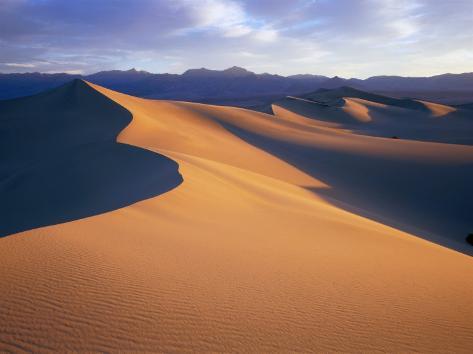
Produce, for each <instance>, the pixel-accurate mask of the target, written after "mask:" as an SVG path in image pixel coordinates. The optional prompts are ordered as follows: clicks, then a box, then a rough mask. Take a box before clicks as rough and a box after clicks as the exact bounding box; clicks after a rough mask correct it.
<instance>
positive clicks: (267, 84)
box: [0, 66, 473, 108]
mask: <svg viewBox="0 0 473 354" xmlns="http://www.w3.org/2000/svg"><path fill="white" fill-rule="evenodd" d="M74 78H81V79H84V80H87V81H90V82H92V83H95V84H98V85H101V86H105V87H108V88H110V89H113V90H117V91H120V92H125V93H128V94H132V95H136V96H140V97H146V98H160V99H174V100H189V101H196V102H206V103H217V104H221V103H223V102H225V104H233V105H241V106H245V107H250V108H253V107H257V106H258V105H263V104H267V103H268V102H269V101H268V99H270V100H275V99H278V98H282V97H284V96H287V95H301V94H305V93H308V92H313V91H315V90H317V89H320V88H326V89H334V88H339V87H343V86H351V87H354V88H358V89H361V90H366V91H380V92H383V93H386V92H392V93H393V94H395V93H396V92H397V93H398V96H401V97H423V98H424V99H426V98H427V99H428V98H429V93H431V95H433V93H434V92H440V91H441V92H443V97H447V98H446V99H444V102H445V103H449V102H448V100H449V98H450V97H459V92H461V93H462V94H461V97H462V100H461V101H458V100H457V101H456V102H455V103H456V104H463V103H469V102H471V101H473V73H464V74H444V75H437V76H432V77H400V76H374V77H370V78H368V79H365V80H361V79H356V78H352V79H344V78H341V77H338V76H335V77H333V78H328V77H326V76H321V75H310V74H305V75H292V76H280V75H272V74H268V73H264V74H255V73H253V72H251V71H248V70H246V69H244V68H240V67H236V66H234V67H231V68H228V69H225V70H209V69H205V68H201V69H190V70H187V71H186V72H184V73H183V74H182V75H177V74H153V73H149V72H146V71H139V70H135V69H131V70H127V71H121V70H111V71H101V72H98V73H95V74H91V75H86V76H81V75H69V74H41V73H26V74H0V99H8V98H15V97H21V96H28V95H32V94H36V93H39V92H41V91H43V90H45V89H48V88H54V87H57V86H60V85H62V84H64V83H66V82H68V81H70V80H71V79H74ZM401 92H402V93H404V92H409V93H410V94H408V95H404V94H401ZM426 92H427V93H426ZM425 96H427V97H425Z"/></svg>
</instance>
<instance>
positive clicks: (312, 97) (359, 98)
mask: <svg viewBox="0 0 473 354" xmlns="http://www.w3.org/2000/svg"><path fill="white" fill-rule="evenodd" d="M273 111H274V113H275V114H276V115H277V116H280V117H281V116H284V117H286V118H287V117H288V116H290V115H291V114H295V115H301V116H303V117H306V118H311V119H312V121H313V122H312V124H314V125H317V126H328V127H336V128H339V129H345V130H348V131H351V132H355V133H357V134H363V135H370V136H378V137H387V138H391V137H399V138H401V139H411V140H421V141H432V142H442V143H452V144H463V145H473V115H472V114H471V112H470V111H468V110H467V109H463V108H455V107H450V106H446V105H441V104H438V103H432V102H426V101H418V100H412V99H396V98H391V97H386V96H381V95H376V94H372V93H368V92H364V91H360V90H356V89H353V88H350V87H343V88H340V89H334V90H320V91H317V92H315V93H312V94H308V95H305V96H303V97H287V98H285V99H284V100H281V101H278V102H276V103H275V104H274V105H273Z"/></svg>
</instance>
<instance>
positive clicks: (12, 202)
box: [0, 80, 182, 237]
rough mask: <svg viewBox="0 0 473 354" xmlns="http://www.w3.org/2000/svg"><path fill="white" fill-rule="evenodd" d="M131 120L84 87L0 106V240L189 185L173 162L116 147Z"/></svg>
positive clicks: (72, 86)
mask: <svg viewBox="0 0 473 354" xmlns="http://www.w3.org/2000/svg"><path fill="white" fill-rule="evenodd" d="M131 118H132V117H131V115H130V113H129V112H128V111H127V110H126V109H124V108H123V107H121V106H119V105H117V104H116V103H114V102H113V101H111V100H109V99H108V98H106V97H105V96H103V95H101V94H100V93H98V92H97V91H95V90H93V89H92V88H91V87H90V86H88V85H87V84H86V83H85V82H83V81H79V80H76V81H73V82H71V83H70V84H67V85H65V86H63V87H61V88H59V89H55V90H51V91H48V92H45V93H43V94H39V95H36V96H31V97H27V98H22V99H16V100H10V101H3V102H0V124H1V131H0V154H1V155H0V215H1V216H2V217H1V218H0V237H2V236H6V235H9V234H12V233H15V232H19V231H23V230H28V229H31V228H35V227H40V226H45V225H51V224H57V223H60V222H65V221H70V220H75V219H78V218H82V217H86V216H91V215H95V214H99V213H103V212H106V211H110V210H114V209H117V208H120V207H123V206H126V205H129V204H132V203H134V202H136V201H139V200H142V199H145V198H150V197H154V196H156V195H159V194H161V193H164V192H166V191H168V190H170V189H172V188H174V187H176V186H177V185H178V184H179V183H180V182H181V181H182V178H181V176H180V175H179V173H178V171H177V169H178V166H177V164H176V163H175V162H174V161H172V160H170V159H168V158H166V157H164V156H162V155H158V154H156V153H153V152H150V151H147V150H143V149H140V148H137V147H134V146H130V145H124V144H118V143H116V141H115V140H116V137H117V135H118V134H119V133H120V131H121V130H122V129H124V128H125V127H126V126H127V125H128V124H129V123H130V121H131ZM124 186H126V187H125V188H124Z"/></svg>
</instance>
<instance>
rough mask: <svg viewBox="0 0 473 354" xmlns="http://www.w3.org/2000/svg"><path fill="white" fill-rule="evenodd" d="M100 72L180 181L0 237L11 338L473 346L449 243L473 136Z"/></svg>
mask: <svg viewBox="0 0 473 354" xmlns="http://www.w3.org/2000/svg"><path fill="white" fill-rule="evenodd" d="M88 85H90V87H91V90H92V89H93V90H94V91H95V92H97V93H100V94H101V95H104V96H106V97H108V98H109V99H110V100H112V101H113V102H114V104H115V105H116V106H121V107H123V108H124V109H126V111H128V112H130V113H131V114H132V116H133V120H132V121H131V122H130V124H129V125H128V126H127V127H126V128H125V129H123V128H122V130H120V133H119V135H118V138H117V140H118V141H119V142H120V143H122V144H131V145H134V146H136V147H137V148H141V149H146V151H153V152H155V153H157V154H162V155H164V156H167V157H168V158H170V159H172V160H173V161H175V162H176V163H177V164H178V165H179V172H180V173H181V174H182V176H183V182H182V183H181V184H180V185H179V186H178V187H177V188H174V189H172V190H169V192H168V193H164V194H161V195H159V196H156V197H153V198H148V199H145V200H142V201H140V202H137V203H134V204H131V205H128V206H126V207H123V208H119V209H116V210H113V211H110V212H107V213H103V214H99V215H94V216H92V217H88V218H83V219H80V220H75V221H72V222H66V223H63V224H60V225H54V226H48V227H43V228H39V229H35V230H29V231H25V232H21V233H18V234H16V235H15V236H14V237H6V238H2V239H0V258H1V259H2V267H0V279H1V282H0V304H1V305H2V306H0V324H1V325H0V350H5V351H6V350H10V351H16V350H24V351H35V352H42V351H44V352H47V351H52V350H56V351H119V350H121V351H154V352H156V351H159V352H176V351H179V352H183V351H184V352H185V351H194V352H195V351H197V352H210V351H211V352H230V351H232V352H242V351H253V352H254V351H257V352H275V351H282V352H285V351H296V352H308V351H318V352H340V351H342V352H349V351H350V352H353V351H355V352H367V351H383V352H386V351H389V352H413V351H420V352H433V351H453V352H465V353H466V352H468V351H469V350H470V348H471V347H472V346H473V324H472V322H471V316H469V315H470V314H473V313H472V312H471V298H472V297H473V283H472V282H471V281H470V278H471V274H472V272H473V261H472V258H471V257H469V256H467V255H465V254H462V253H459V252H456V251H453V250H451V249H448V248H446V247H443V246H441V245H442V244H443V245H448V246H450V247H452V248H456V249H459V250H462V244H460V241H459V240H460V238H461V237H464V235H463V233H464V232H465V231H466V230H467V229H468V228H469V227H471V218H469V216H470V214H469V210H473V208H471V201H472V200H473V198H471V197H472V196H471V193H472V192H471V188H470V185H471V184H470V183H471V180H472V179H473V175H472V174H473V172H472V164H473V150H472V149H473V147H471V146H465V145H453V144H440V143H431V142H419V141H410V140H397V139H390V138H380V137H373V136H366V135H360V134H355V133H353V132H351V131H350V129H345V123H344V122H337V123H336V124H333V123H330V122H329V121H327V122H325V123H324V124H319V123H318V122H317V121H316V120H315V119H311V118H308V117H307V116H305V115H303V114H298V113H294V111H293V107H290V108H291V109H285V108H282V107H281V106H278V107H279V108H280V109H279V108H278V107H275V108H276V110H275V113H276V116H271V115H267V114H263V113H257V112H252V111H247V110H244V109H239V108H232V107H217V106H210V105H203V104H196V103H187V102H173V101H152V100H145V99H140V98H136V97H132V96H128V95H125V94H121V93H118V92H114V91H111V90H108V89H105V88H102V87H100V86H96V85H93V84H88ZM353 102H357V101H353ZM296 103H297V104H299V103H298V102H296ZM357 103H358V104H362V103H361V102H360V101H358V102H357ZM114 107H115V106H114ZM370 107H371V108H372V107H373V106H370ZM305 108H306V107H304V109H305ZM339 108H340V107H336V109H334V108H333V107H327V109H328V110H332V111H337V112H338V111H339V110H340V109H339ZM378 108H382V107H378ZM342 118H346V117H342ZM351 121H353V119H351ZM357 124H358V125H369V124H371V122H366V123H365V122H363V123H362V122H357ZM113 136H114V137H115V135H113ZM157 156H160V155H157ZM139 172H140V173H146V171H142V170H140V171H139ZM122 182H123V181H122ZM363 215H365V216H368V217H369V218H370V219H371V220H370V219H369V218H367V217H364V216H363ZM373 220H377V221H373ZM390 223H392V224H394V223H398V224H399V225H395V226H396V228H393V227H390V226H387V225H386V224H390ZM400 229H403V230H404V231H401V230H400ZM407 229H410V230H412V232H410V233H409V232H406V230H407ZM414 230H416V231H419V232H415V231H414ZM417 236H422V237H425V238H429V237H431V239H433V237H434V236H442V239H439V240H436V241H437V242H438V243H439V244H440V245H439V244H436V243H433V242H429V241H426V240H423V239H421V238H419V237H417ZM51 289H53V290H51Z"/></svg>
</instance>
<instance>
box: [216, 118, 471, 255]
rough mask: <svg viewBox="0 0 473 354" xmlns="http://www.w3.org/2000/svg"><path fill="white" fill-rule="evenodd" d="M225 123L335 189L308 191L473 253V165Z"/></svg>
mask: <svg viewBox="0 0 473 354" xmlns="http://www.w3.org/2000/svg"><path fill="white" fill-rule="evenodd" d="M220 124H222V125H223V126H224V127H225V128H226V129H228V130H229V131H231V132H232V133H234V134H235V135H237V136H238V137H240V138H241V139H243V140H245V141H246V142H248V143H250V144H252V145H254V146H256V147H258V148H260V149H263V150H265V151H267V152H269V153H271V154H273V155H274V156H277V157H279V158H281V159H282V160H284V161H286V162H288V163H289V164H291V165H293V166H295V167H296V168H298V169H300V170H301V171H304V172H305V173H307V174H309V175H311V176H313V177H314V178H316V179H318V180H320V181H322V182H324V183H326V184H328V185H329V186H330V188H329V189H313V188H307V189H308V190H311V191H312V192H314V193H316V194H317V195H318V196H320V197H322V198H324V199H326V200H327V201H329V202H330V203H331V204H333V205H336V206H338V207H340V208H342V209H344V210H347V211H349V212H352V213H354V214H357V215H360V216H364V217H366V218H369V219H371V220H374V221H377V222H380V223H383V224H385V225H388V226H391V227H394V228H397V229H399V230H402V231H405V232H408V233H412V234H414V235H416V236H419V237H422V238H424V239H426V240H429V241H431V242H434V243H437V244H440V245H443V246H445V247H448V248H451V249H454V250H457V251H459V252H462V253H465V254H469V255H473V249H472V248H471V246H470V245H469V244H467V243H466V242H465V237H466V235H467V234H468V233H469V232H471V230H472V229H473V188H472V187H471V186H472V182H471V181H473V165H471V164H455V163H448V162H439V161H430V162H429V161H406V160H403V159H396V158H393V157H389V156H379V155H378V156H375V155H371V156H370V155H363V156H360V155H358V154H357V153H356V152H346V151H344V152H341V151H335V150H334V149H330V148H327V149H324V148H322V147H314V146H310V147H309V146H304V145H297V144H292V143H285V142H283V141H280V140H275V139H272V138H269V137H265V136H261V135H257V134H254V133H250V132H248V131H245V130H242V129H240V128H237V127H235V126H233V125H229V124H228V123H222V122H220ZM373 148H376V147H375V146H373Z"/></svg>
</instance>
